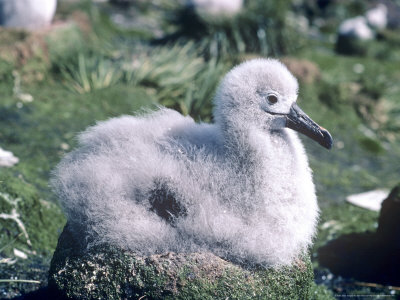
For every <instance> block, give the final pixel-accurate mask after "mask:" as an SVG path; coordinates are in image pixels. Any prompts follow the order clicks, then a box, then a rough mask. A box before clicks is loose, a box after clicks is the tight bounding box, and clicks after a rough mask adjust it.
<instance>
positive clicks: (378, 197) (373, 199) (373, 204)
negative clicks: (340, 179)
mask: <svg viewBox="0 0 400 300" xmlns="http://www.w3.org/2000/svg"><path fill="white" fill-rule="evenodd" d="M388 195H389V193H388V191H386V190H373V191H368V192H364V193H360V194H354V195H350V196H347V197H346V201H347V202H349V203H351V204H353V205H356V206H359V207H362V208H366V209H369V210H373V211H379V210H380V209H381V204H382V202H383V200H385V199H386V198H387V196H388Z"/></svg>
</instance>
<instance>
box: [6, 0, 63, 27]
mask: <svg viewBox="0 0 400 300" xmlns="http://www.w3.org/2000/svg"><path fill="white" fill-rule="evenodd" d="M56 5H57V0H18V1H9V0H0V24H1V25H2V26H5V27H14V28H24V29H37V28H40V27H43V26H46V25H49V24H50V23H51V20H52V19H53V16H54V13H55V11H56Z"/></svg>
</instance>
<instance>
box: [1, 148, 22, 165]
mask: <svg viewBox="0 0 400 300" xmlns="http://www.w3.org/2000/svg"><path fill="white" fill-rule="evenodd" d="M18 161H19V159H18V157H16V156H14V154H13V153H12V152H11V151H6V150H3V149H2V148H0V167H12V166H13V165H15V164H17V163H18Z"/></svg>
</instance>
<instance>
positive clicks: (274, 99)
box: [267, 95, 278, 104]
mask: <svg viewBox="0 0 400 300" xmlns="http://www.w3.org/2000/svg"><path fill="white" fill-rule="evenodd" d="M267 99H268V102H269V103H270V104H275V103H276V102H278V97H276V96H275V95H268V97H267Z"/></svg>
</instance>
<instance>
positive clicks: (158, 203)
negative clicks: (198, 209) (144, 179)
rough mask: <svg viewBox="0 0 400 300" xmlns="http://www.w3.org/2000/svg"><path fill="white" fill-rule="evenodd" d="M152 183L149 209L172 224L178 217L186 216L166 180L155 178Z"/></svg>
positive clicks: (183, 208) (184, 210)
mask: <svg viewBox="0 0 400 300" xmlns="http://www.w3.org/2000/svg"><path fill="white" fill-rule="evenodd" d="M154 185H155V188H154V189H153V190H152V191H151V192H150V196H149V202H150V205H151V207H150V210H151V211H153V212H155V213H156V214H157V215H158V216H159V217H161V218H162V219H164V220H165V221H167V222H168V223H170V224H172V225H173V224H174V222H175V220H176V219H177V218H178V217H180V216H186V213H187V211H186V209H185V207H184V206H183V205H182V204H181V203H179V202H178V201H177V197H176V194H175V192H174V191H172V189H171V188H170V187H169V186H168V183H167V182H165V181H162V180H160V179H157V180H155V184H154Z"/></svg>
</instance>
